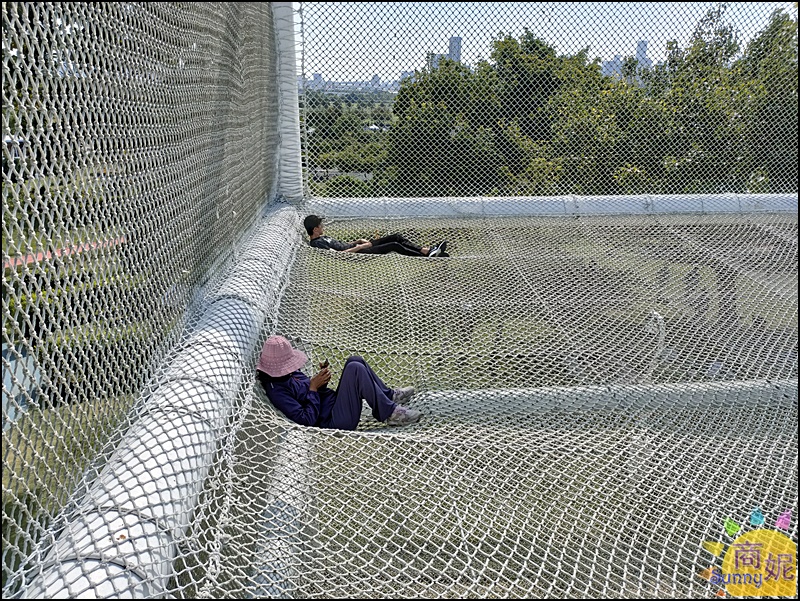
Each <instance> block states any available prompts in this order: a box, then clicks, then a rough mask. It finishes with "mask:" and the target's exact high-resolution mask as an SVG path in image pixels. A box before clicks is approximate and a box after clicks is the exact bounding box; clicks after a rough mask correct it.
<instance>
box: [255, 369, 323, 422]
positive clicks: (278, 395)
mask: <svg viewBox="0 0 800 601" xmlns="http://www.w3.org/2000/svg"><path fill="white" fill-rule="evenodd" d="M309 384H310V382H309V380H308V378H307V377H305V376H299V377H295V376H292V377H291V378H289V380H288V381H287V382H283V383H266V384H265V385H264V391H265V392H266V393H267V397H268V398H269V400H270V402H271V403H272V404H273V405H275V407H277V408H278V409H279V410H280V411H281V413H283V414H284V415H285V416H286V417H288V418H289V419H290V420H292V421H293V422H295V423H297V424H300V425H302V426H314V425H316V423H317V419H318V418H319V410H320V398H319V393H318V392H317V389H316V388H315V389H314V390H311V387H310V385H309Z"/></svg>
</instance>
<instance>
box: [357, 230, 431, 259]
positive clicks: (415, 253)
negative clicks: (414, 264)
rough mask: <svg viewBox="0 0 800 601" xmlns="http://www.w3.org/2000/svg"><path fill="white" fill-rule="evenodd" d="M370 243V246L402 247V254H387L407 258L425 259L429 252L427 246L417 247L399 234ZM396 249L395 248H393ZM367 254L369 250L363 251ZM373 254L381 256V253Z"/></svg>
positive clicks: (398, 251) (376, 239)
mask: <svg viewBox="0 0 800 601" xmlns="http://www.w3.org/2000/svg"><path fill="white" fill-rule="evenodd" d="M370 242H372V246H373V247H374V246H382V245H384V244H399V245H401V246H402V247H404V249H405V250H403V251H402V252H401V251H400V250H393V251H388V252H397V253H399V254H401V255H406V256H409V257H427V256H428V253H429V252H430V248H429V247H427V246H419V245H417V244H414V243H413V242H411V240H409V239H408V238H406V237H404V236H402V235H400V234H389V235H388V236H382V237H381V238H375V239H374V240H370ZM394 248H397V247H394ZM364 252H366V253H369V249H368V250H366V251H364ZM373 254H383V253H373Z"/></svg>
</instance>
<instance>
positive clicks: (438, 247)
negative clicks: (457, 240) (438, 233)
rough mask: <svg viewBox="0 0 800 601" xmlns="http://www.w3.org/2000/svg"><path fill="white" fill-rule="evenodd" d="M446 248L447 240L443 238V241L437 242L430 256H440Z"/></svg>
mask: <svg viewBox="0 0 800 601" xmlns="http://www.w3.org/2000/svg"><path fill="white" fill-rule="evenodd" d="M446 248H447V240H442V241H441V242H439V244H437V245H436V246H434V247H433V248H432V249H431V250H430V252H429V253H428V256H429V257H438V256H440V255H441V254H442V253H443V252H444V251H445V249H446Z"/></svg>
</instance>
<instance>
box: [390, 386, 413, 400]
mask: <svg viewBox="0 0 800 601" xmlns="http://www.w3.org/2000/svg"><path fill="white" fill-rule="evenodd" d="M415 392H416V390H414V387H413V386H406V387H405V388H395V389H394V394H393V395H392V400H393V401H394V402H395V403H399V402H400V401H405V400H406V399H410V398H411V397H412V396H413V394H414V393H415Z"/></svg>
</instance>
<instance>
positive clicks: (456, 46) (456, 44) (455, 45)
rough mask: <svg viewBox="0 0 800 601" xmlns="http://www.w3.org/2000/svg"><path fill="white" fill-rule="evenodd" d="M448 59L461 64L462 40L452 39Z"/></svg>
mask: <svg viewBox="0 0 800 601" xmlns="http://www.w3.org/2000/svg"><path fill="white" fill-rule="evenodd" d="M645 46H646V44H645ZM447 58H449V59H450V60H451V61H456V62H457V63H460V62H461V38H459V37H452V38H450V52H448V53H447Z"/></svg>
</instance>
